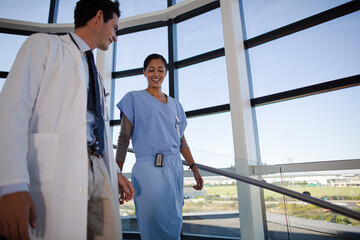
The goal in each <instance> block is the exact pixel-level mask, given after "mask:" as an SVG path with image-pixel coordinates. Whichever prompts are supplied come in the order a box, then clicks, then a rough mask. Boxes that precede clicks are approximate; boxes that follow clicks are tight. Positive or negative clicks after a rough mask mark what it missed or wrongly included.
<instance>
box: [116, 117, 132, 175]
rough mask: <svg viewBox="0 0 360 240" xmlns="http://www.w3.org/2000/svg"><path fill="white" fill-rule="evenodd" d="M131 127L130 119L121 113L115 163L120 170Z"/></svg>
mask: <svg viewBox="0 0 360 240" xmlns="http://www.w3.org/2000/svg"><path fill="white" fill-rule="evenodd" d="M132 129H133V126H132V124H131V122H130V120H129V119H128V118H127V117H126V116H125V114H123V116H122V119H121V128H120V133H119V138H118V144H117V150H116V163H117V164H118V166H119V168H120V170H121V171H122V170H123V166H124V162H125V158H126V153H127V149H128V147H129V144H130V138H131V132H132Z"/></svg>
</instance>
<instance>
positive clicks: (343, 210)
mask: <svg viewBox="0 0 360 240" xmlns="http://www.w3.org/2000/svg"><path fill="white" fill-rule="evenodd" d="M183 164H184V165H186V166H188V164H187V162H186V161H184V160H183ZM196 166H197V167H198V168H199V169H201V170H204V171H207V172H211V173H215V174H218V175H221V176H225V177H228V178H232V179H235V180H238V181H241V182H245V183H248V184H251V185H254V186H257V187H261V188H266V189H268V190H271V191H274V192H277V193H280V194H284V195H286V196H289V197H293V198H296V199H299V200H302V201H304V202H308V203H311V204H314V205H316V206H319V207H322V208H325V209H330V210H332V211H334V212H337V213H339V214H342V215H344V216H347V217H351V218H354V219H356V220H360V212H356V211H353V210H351V209H348V208H345V207H342V206H339V205H336V204H333V203H330V202H327V201H324V200H321V199H319V198H315V197H312V196H308V195H305V194H303V193H299V192H296V191H293V190H290V189H287V188H283V187H279V186H277V185H274V184H271V183H267V182H264V181H261V180H257V179H253V178H250V177H246V176H242V175H239V174H235V173H231V172H227V171H224V170H220V169H217V168H213V167H209V166H206V165H202V164H199V163H197V164H196Z"/></svg>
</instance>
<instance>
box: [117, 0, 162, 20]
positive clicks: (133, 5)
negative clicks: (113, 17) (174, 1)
mask: <svg viewBox="0 0 360 240" xmlns="http://www.w3.org/2000/svg"><path fill="white" fill-rule="evenodd" d="M119 2H120V11H121V18H126V17H131V16H135V15H140V14H144V13H150V12H154V11H157V10H162V9H166V8H167V0H151V1H149V0H136V1H135V0H120V1H119Z"/></svg>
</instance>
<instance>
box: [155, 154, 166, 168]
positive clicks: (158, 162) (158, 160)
mask: <svg viewBox="0 0 360 240" xmlns="http://www.w3.org/2000/svg"><path fill="white" fill-rule="evenodd" d="M154 164H155V166H156V167H163V166H164V155H162V154H161V153H157V154H156V155H155V163H154Z"/></svg>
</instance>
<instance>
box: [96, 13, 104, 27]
mask: <svg viewBox="0 0 360 240" xmlns="http://www.w3.org/2000/svg"><path fill="white" fill-rule="evenodd" d="M95 22H96V23H98V24H99V23H103V22H104V13H103V11H102V10H99V11H97V12H96V15H95Z"/></svg>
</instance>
